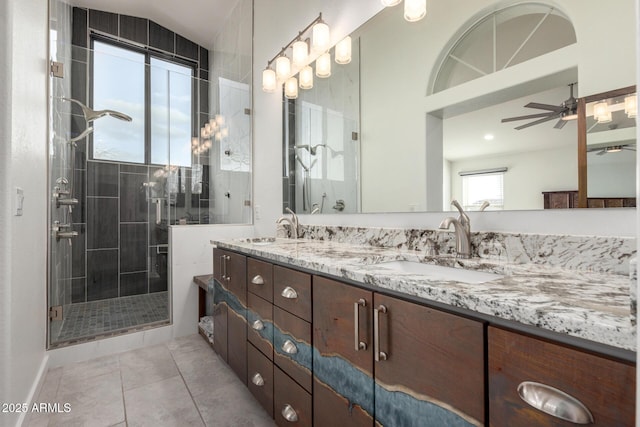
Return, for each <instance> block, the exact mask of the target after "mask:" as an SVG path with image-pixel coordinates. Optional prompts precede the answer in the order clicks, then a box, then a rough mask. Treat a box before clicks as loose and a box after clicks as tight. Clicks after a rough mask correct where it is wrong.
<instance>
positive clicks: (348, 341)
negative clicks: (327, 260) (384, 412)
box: [313, 276, 374, 426]
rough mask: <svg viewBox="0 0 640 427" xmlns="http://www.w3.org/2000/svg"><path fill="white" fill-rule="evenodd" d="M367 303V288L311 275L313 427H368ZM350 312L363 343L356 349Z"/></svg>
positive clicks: (370, 414)
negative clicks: (313, 349) (356, 322)
mask: <svg viewBox="0 0 640 427" xmlns="http://www.w3.org/2000/svg"><path fill="white" fill-rule="evenodd" d="M355 304H357V307H356V306H355ZM372 304H373V293H372V292H371V291H366V290H363V289H360V288H356V287H354V286H350V285H346V284H344V283H341V282H337V281H335V280H329V279H325V278H323V277H318V276H314V277H313V345H314V347H315V351H314V357H313V376H314V389H313V406H314V409H315V410H314V413H313V417H314V423H315V425H316V426H338V425H341V426H347V425H348V426H373V405H374V401H373V386H374V382H373V343H372V337H373V329H372V316H371V305H372ZM356 315H357V318H358V333H357V334H358V338H359V339H358V342H362V343H363V344H364V345H363V346H359V348H358V350H356V346H355V338H356V329H355V326H354V321H355V319H356Z"/></svg>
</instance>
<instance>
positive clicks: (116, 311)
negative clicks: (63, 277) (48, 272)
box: [52, 291, 169, 344]
mask: <svg viewBox="0 0 640 427" xmlns="http://www.w3.org/2000/svg"><path fill="white" fill-rule="evenodd" d="M168 319H169V296H168V293H167V292H166V291H165V292H154V293H150V294H142V295H132V296H126V297H120V298H110V299H104V300H99V301H89V302H80V303H75V304H69V305H65V306H64V320H63V323H62V326H61V327H60V332H59V334H58V336H57V337H52V342H53V343H56V344H57V343H61V342H64V341H72V340H76V339H79V338H84V337H92V336H95V335H100V334H104V333H108V332H111V331H116V330H121V329H127V328H133V327H138V326H141V325H146V324H149V323H154V322H161V321H163V320H166V321H167V322H168Z"/></svg>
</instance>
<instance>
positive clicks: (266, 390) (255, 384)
mask: <svg viewBox="0 0 640 427" xmlns="http://www.w3.org/2000/svg"><path fill="white" fill-rule="evenodd" d="M247 370H248V374H249V382H248V384H247V385H248V387H249V391H250V392H251V394H253V396H254V397H255V398H256V400H257V401H258V402H260V405H262V407H263V408H264V410H265V411H267V413H268V414H269V415H270V416H271V418H273V362H272V361H271V360H269V359H267V358H266V357H265V356H264V354H262V353H260V352H259V351H258V350H257V349H256V348H255V347H254V346H252V345H251V344H250V343H247Z"/></svg>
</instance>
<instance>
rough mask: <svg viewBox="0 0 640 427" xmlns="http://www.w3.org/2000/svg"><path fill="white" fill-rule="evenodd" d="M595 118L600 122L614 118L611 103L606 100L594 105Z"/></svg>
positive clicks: (607, 121) (606, 121)
mask: <svg viewBox="0 0 640 427" xmlns="http://www.w3.org/2000/svg"><path fill="white" fill-rule="evenodd" d="M593 118H594V119H595V120H596V121H597V122H598V123H609V122H610V121H611V120H613V118H612V116H611V111H610V110H609V105H608V104H607V102H606V101H602V102H598V103H597V104H595V105H594V106H593Z"/></svg>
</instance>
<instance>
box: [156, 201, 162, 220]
mask: <svg viewBox="0 0 640 427" xmlns="http://www.w3.org/2000/svg"><path fill="white" fill-rule="evenodd" d="M161 222H162V199H156V224H160V223H161Z"/></svg>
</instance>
